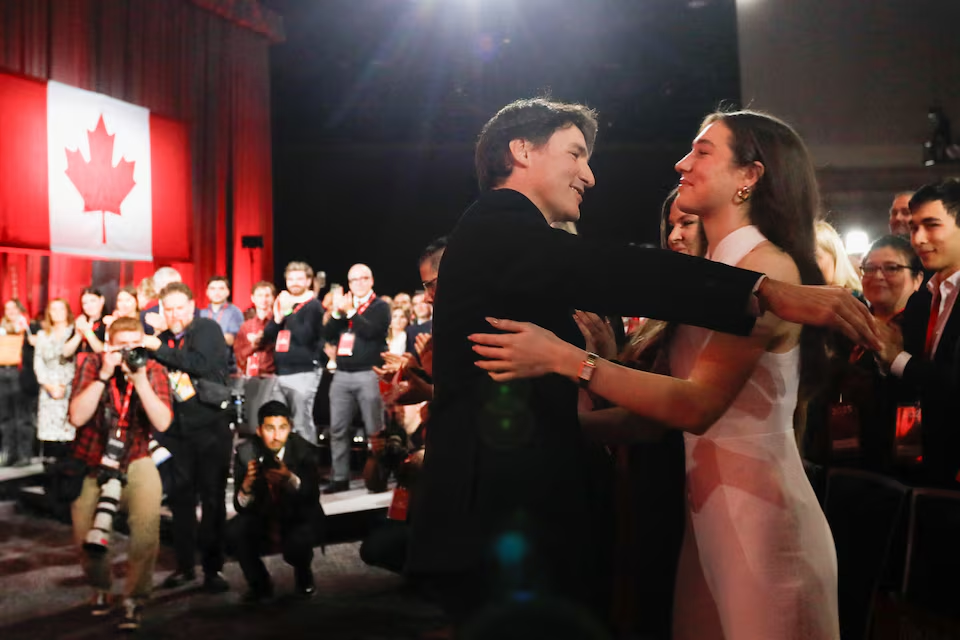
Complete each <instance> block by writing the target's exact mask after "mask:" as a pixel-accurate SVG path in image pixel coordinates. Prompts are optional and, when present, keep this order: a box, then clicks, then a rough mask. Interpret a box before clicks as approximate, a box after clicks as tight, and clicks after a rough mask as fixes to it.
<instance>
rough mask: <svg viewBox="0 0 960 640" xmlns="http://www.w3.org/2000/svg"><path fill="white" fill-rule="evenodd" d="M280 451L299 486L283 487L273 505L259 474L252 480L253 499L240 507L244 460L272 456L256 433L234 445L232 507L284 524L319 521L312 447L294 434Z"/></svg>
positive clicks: (245, 472) (320, 513)
mask: <svg viewBox="0 0 960 640" xmlns="http://www.w3.org/2000/svg"><path fill="white" fill-rule="evenodd" d="M285 447H286V448H285V449H284V452H283V461H284V464H286V465H287V467H288V468H289V469H290V471H292V472H293V473H294V474H296V475H297V477H298V478H300V488H299V489H297V490H296V491H294V490H292V489H284V490H282V491H281V492H280V494H279V495H280V500H279V502H278V503H276V504H273V503H272V499H271V496H270V490H269V487H268V486H267V481H266V478H264V477H263V475H259V477H258V478H257V479H256V481H254V483H253V500H252V501H251V502H250V503H249V504H248V505H247V506H246V507H241V506H240V502H239V501H238V500H237V496H238V494H239V493H240V486H241V485H242V484H243V479H244V477H246V475H247V463H249V462H250V461H251V460H255V459H259V457H260V456H272V455H274V454H273V453H272V452H271V451H270V450H269V449H267V447H266V445H264V444H263V440H261V439H260V437H259V436H256V435H255V436H253V437H252V438H250V439H249V440H247V441H246V442H244V443H242V444H241V445H240V446H238V447H237V453H236V455H235V456H234V468H233V477H234V482H235V483H236V484H235V487H236V489H235V491H234V492H233V506H234V508H236V510H237V513H252V514H256V515H259V516H261V517H264V518H278V519H279V520H280V521H281V522H284V523H287V524H289V523H294V522H303V521H312V522H316V523H318V525H319V523H321V522H322V519H323V516H324V514H323V507H321V506H320V481H319V477H318V474H317V457H316V447H313V446H312V445H310V443H308V442H307V441H306V440H304V439H303V438H301V437H300V436H299V435H297V434H295V433H291V434H290V437H289V438H288V439H287V444H286V445H285Z"/></svg>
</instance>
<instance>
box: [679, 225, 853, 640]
mask: <svg viewBox="0 0 960 640" xmlns="http://www.w3.org/2000/svg"><path fill="white" fill-rule="evenodd" d="M765 241H766V238H764V236H763V235H762V234H761V233H760V232H759V231H758V230H757V228H756V227H753V226H749V227H743V228H740V229H738V230H736V231H734V232H733V233H731V234H729V235H728V236H727V237H725V238H724V239H723V240H722V241H721V242H720V243H719V245H718V246H717V247H716V250H715V251H713V252H712V255H709V256H708V257H709V258H710V259H712V260H716V261H717V262H723V263H725V264H730V265H735V264H737V263H739V262H740V260H741V259H743V257H744V256H746V255H747V254H748V253H749V252H750V251H751V250H753V248H754V247H756V246H757V245H759V244H760V243H762V242H765ZM712 335H713V332H711V331H707V330H706V329H700V328H697V327H686V326H684V327H680V328H679V330H678V331H677V333H676V336H675V338H674V341H673V342H672V343H671V346H670V366H671V372H672V375H674V376H675V377H678V378H686V377H687V376H688V375H689V374H690V372H691V370H692V369H693V365H694V363H695V362H696V359H697V356H698V355H699V354H700V352H701V351H702V350H703V348H704V346H706V344H707V343H708V342H709V341H710V339H711V336H712ZM799 369H800V349H799V347H797V348H794V349H793V350H791V351H789V352H787V353H766V354H764V355H763V357H761V358H760V361H759V362H758V363H757V366H756V369H755V370H754V372H753V374H752V375H751V376H750V379H749V380H748V381H747V384H746V386H745V387H744V388H743V389H742V390H741V392H740V394H739V395H738V396H737V398H736V400H735V401H734V403H733V405H732V406H731V407H730V408H729V409H728V410H727V412H726V413H724V414H723V416H721V417H720V419H719V420H717V422H716V423H714V424H713V425H712V426H711V427H710V429H709V430H708V431H707V432H706V433H705V434H704V435H702V436H695V435H691V434H686V433H685V434H684V444H685V448H686V467H687V529H686V532H685V534H684V542H683V548H682V551H681V555H680V563H679V567H678V574H677V584H676V592H675V604H674V632H673V637H674V639H675V640H688V639H689V640H693V639H696V640H711V639H723V640H800V639H803V640H808V639H809V640H821V639H824V640H827V639H829V640H836V639H839V637H840V630H839V620H838V615H837V560H836V550H835V548H834V545H833V536H832V535H831V533H830V528H829V526H828V525H827V521H826V518H825V517H824V515H823V511H822V509H821V508H820V505H819V503H818V502H817V497H816V495H815V494H814V492H813V489H812V488H811V487H810V483H809V482H808V480H807V476H806V474H805V473H804V469H803V463H802V461H801V459H800V453H799V451H798V449H797V445H796V441H795V439H794V432H793V412H794V408H795V407H796V404H797V389H798V386H799Z"/></svg>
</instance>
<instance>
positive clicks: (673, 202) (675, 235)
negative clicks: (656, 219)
mask: <svg viewBox="0 0 960 640" xmlns="http://www.w3.org/2000/svg"><path fill="white" fill-rule="evenodd" d="M660 214H661V218H660V220H661V224H660V230H661V234H662V237H663V240H662V245H663V246H664V247H665V248H667V249H670V250H671V251H675V252H677V253H685V254H687V255H689V256H703V254H705V253H706V252H707V236H706V235H704V233H703V227H702V226H700V218H699V217H697V216H695V215H693V214H692V213H684V212H683V211H680V208H679V207H677V188H676V187H674V188H673V190H672V191H671V192H670V194H669V195H668V196H667V199H666V200H665V201H664V203H663V208H662V209H661V211H660Z"/></svg>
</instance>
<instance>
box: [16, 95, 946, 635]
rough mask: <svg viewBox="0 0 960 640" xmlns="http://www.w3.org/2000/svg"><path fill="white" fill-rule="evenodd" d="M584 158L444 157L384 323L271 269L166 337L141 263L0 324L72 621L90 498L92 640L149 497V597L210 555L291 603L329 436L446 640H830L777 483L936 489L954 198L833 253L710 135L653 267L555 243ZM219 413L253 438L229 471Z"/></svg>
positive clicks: (531, 105) (378, 547) (759, 132)
mask: <svg viewBox="0 0 960 640" xmlns="http://www.w3.org/2000/svg"><path fill="white" fill-rule="evenodd" d="M596 133H597V120H596V114H595V113H594V112H593V111H592V110H590V109H588V108H586V107H583V106H581V105H571V104H563V103H558V102H552V101H549V100H545V99H534V100H524V101H518V102H516V103H513V104H511V105H508V106H507V107H505V108H504V109H503V110H501V111H500V112H499V113H498V114H497V115H496V116H495V117H494V118H493V119H491V120H490V121H489V122H488V123H487V125H486V126H485V127H484V129H483V131H482V132H481V136H480V139H479V142H478V145H477V150H476V168H477V174H478V178H479V182H480V191H481V193H480V196H479V198H478V200H477V202H476V203H475V204H474V205H472V206H471V207H470V208H469V209H468V210H467V211H466V213H465V214H464V215H463V217H462V218H461V220H460V222H459V223H458V225H457V227H456V228H455V229H454V230H453V231H452V233H451V234H450V236H449V237H448V238H442V239H440V240H438V241H436V242H433V243H431V244H430V245H429V246H428V247H427V248H426V249H425V250H424V252H423V254H422V256H421V258H420V260H419V263H418V265H417V266H418V268H419V275H420V279H421V281H422V286H423V288H422V290H419V291H416V292H414V293H413V294H412V295H410V294H407V293H398V294H397V295H395V296H393V298H392V299H391V298H388V297H387V296H383V295H380V294H378V293H376V291H375V287H374V274H373V271H372V270H371V269H370V267H368V266H367V265H364V264H355V265H353V266H352V267H351V268H350V269H349V271H348V272H347V274H346V276H347V286H346V287H343V286H341V285H337V284H331V285H330V286H329V287H328V288H325V287H323V286H322V283H321V282H318V281H317V279H316V278H315V277H314V271H313V269H312V267H311V266H310V265H309V264H307V263H305V262H300V261H297V262H291V263H289V264H288V265H287V267H286V269H285V270H284V283H283V288H282V289H281V288H280V287H278V286H276V285H275V284H273V283H271V282H267V281H263V282H258V283H256V284H255V285H254V286H253V288H252V291H251V303H252V306H251V307H250V308H249V309H247V310H246V311H243V310H241V309H239V308H237V307H236V306H234V305H233V304H231V303H230V301H229V300H230V283H229V280H228V279H227V278H225V277H223V276H214V277H212V278H210V279H209V280H208V281H207V284H206V291H205V297H206V300H207V303H208V304H207V306H206V307H205V308H202V309H200V308H198V305H197V304H196V302H195V294H194V292H193V291H192V290H191V289H190V287H188V286H187V285H185V284H184V283H183V282H181V278H180V276H179V274H178V273H177V272H176V271H175V270H173V269H171V268H169V267H164V268H162V269H160V270H158V271H157V272H156V273H155V274H154V276H153V278H152V279H150V280H149V281H145V282H143V283H141V285H140V286H139V287H137V288H130V287H128V288H124V289H121V290H120V292H119V293H118V294H117V298H116V300H115V301H113V305H112V306H113V309H114V310H113V312H112V313H111V314H110V315H105V306H106V305H105V302H106V301H105V299H104V296H103V295H101V294H100V292H99V291H97V290H95V289H87V290H85V291H84V292H83V294H82V296H81V299H80V308H81V311H82V313H81V314H80V315H78V316H76V317H74V315H73V313H72V311H71V307H70V304H69V302H68V301H66V300H62V299H57V300H52V301H50V303H49V304H48V305H47V308H46V309H45V311H44V313H43V315H42V318H41V319H40V321H39V323H37V322H32V321H30V320H29V319H28V318H27V317H26V311H25V309H24V307H23V305H22V304H20V302H19V301H17V300H10V301H7V303H6V305H5V309H4V317H3V323H2V327H0V330H2V332H3V334H4V336H7V337H13V338H14V339H15V340H16V338H17V337H19V338H20V342H19V343H16V342H14V343H12V344H14V347H15V348H12V349H7V348H6V346H4V348H3V349H0V356H2V357H4V358H7V360H4V364H3V365H2V366H0V397H2V398H3V402H4V408H5V411H4V414H3V415H4V422H3V425H4V426H3V430H2V439H3V442H2V446H3V463H4V464H8V465H23V464H28V463H29V460H30V458H31V456H33V455H34V453H36V452H37V451H38V445H37V442H38V441H39V442H40V443H42V449H41V450H42V453H43V455H44V456H47V457H52V458H57V459H70V460H78V461H80V462H82V463H83V464H82V465H80V466H79V469H80V471H79V473H78V472H76V471H74V474H75V475H77V476H78V477H79V482H78V483H76V485H77V486H75V487H74V489H73V491H72V492H71V491H69V490H65V494H66V496H65V498H66V499H69V500H70V501H72V521H73V524H74V531H75V537H76V540H77V543H78V546H80V547H81V549H83V551H82V553H83V554H84V556H83V557H84V562H83V566H84V569H85V571H86V573H87V575H88V577H89V579H90V583H91V585H92V586H93V587H94V589H95V595H94V600H93V612H94V613H95V614H98V615H102V614H104V613H106V612H108V611H109V610H110V607H111V594H110V590H111V585H110V572H109V565H108V564H106V563H105V561H104V557H105V553H104V549H105V548H106V546H108V543H105V542H100V543H98V542H97V540H100V539H101V538H102V537H103V536H105V535H107V534H105V533H104V529H105V528H104V526H103V524H102V522H101V521H100V520H98V518H100V514H101V512H103V511H104V509H105V508H104V507H103V506H102V505H103V501H104V496H105V495H107V494H108V493H109V492H110V491H111V489H110V487H111V486H115V485H112V484H111V481H112V480H114V479H116V478H122V483H121V484H120V486H121V489H120V490H119V491H120V493H119V495H117V496H116V499H115V501H114V504H115V505H119V506H120V507H121V508H125V509H127V510H128V511H129V516H130V523H131V524H130V530H131V552H130V554H129V556H128V564H129V567H130V568H129V571H128V575H127V586H126V590H125V592H124V599H123V611H124V613H123V618H122V621H121V623H120V624H121V627H122V628H126V629H135V628H137V626H138V625H139V620H140V616H141V610H142V606H143V602H144V600H145V598H146V597H147V596H149V594H150V591H151V588H152V584H151V582H150V580H149V579H148V576H150V575H151V574H152V567H153V561H154V559H155V557H156V549H157V544H158V542H157V541H158V527H159V509H160V504H161V499H162V495H163V494H166V499H167V501H168V504H169V505H170V508H171V511H172V513H173V541H174V546H175V548H176V552H177V553H176V555H177V568H176V570H175V571H174V572H173V573H172V574H171V575H170V576H168V577H167V578H166V580H165V581H164V582H163V584H162V585H161V586H162V587H164V588H177V587H180V586H183V585H186V584H191V583H193V582H194V581H195V580H197V579H198V575H197V572H196V560H197V555H198V552H199V557H200V559H201V561H200V565H201V569H202V571H203V574H204V576H203V586H204V588H205V589H207V590H209V591H224V590H227V589H228V588H229V585H228V584H227V582H226V581H225V580H224V578H223V576H222V574H221V570H222V567H223V563H224V556H225V553H227V552H229V553H230V554H232V555H234V556H236V557H237V558H238V559H239V560H240V565H241V568H242V569H243V573H244V576H245V577H246V579H247V582H248V584H249V587H250V588H249V591H248V593H247V594H246V596H245V600H246V601H248V602H259V601H262V600H264V599H268V598H270V597H271V596H272V594H273V586H272V581H271V578H270V576H269V574H268V573H267V571H266V569H265V567H264V565H263V562H262V561H261V560H260V556H261V555H263V554H265V553H271V552H280V553H282V554H283V557H284V559H285V560H286V561H287V562H288V563H289V564H290V565H292V566H293V567H294V575H295V583H296V589H297V591H298V593H299V594H301V595H303V596H309V595H311V594H312V593H313V592H314V590H315V587H314V581H313V574H312V571H311V569H310V563H311V561H312V557H313V551H312V550H313V547H314V546H316V545H317V544H319V543H321V542H322V530H323V528H324V527H323V520H324V517H323V511H322V508H321V507H320V502H319V496H320V494H321V492H323V493H328V494H329V493H337V492H342V491H345V490H348V489H349V488H350V486H351V485H350V481H351V478H352V476H353V475H354V471H355V470H353V469H351V447H352V443H353V441H354V435H355V429H356V418H357V416H358V414H359V416H360V419H361V421H362V425H363V429H364V432H365V434H366V436H367V440H368V441H369V443H370V450H371V455H370V457H369V459H368V465H367V467H366V468H365V469H364V471H363V475H364V478H365V480H366V481H367V482H366V485H367V487H368V488H369V489H370V490H372V491H380V490H384V489H386V487H387V486H388V485H387V478H388V477H389V476H390V475H393V476H395V477H396V479H397V488H396V490H395V493H394V497H393V503H392V505H391V507H390V510H389V519H390V521H389V522H388V523H386V524H384V525H383V526H381V527H379V528H377V529H376V530H374V531H373V532H372V533H371V535H370V537H369V538H367V539H366V540H365V541H364V543H363V546H362V547H361V556H362V557H363V559H364V560H365V561H367V562H368V563H370V564H375V565H378V566H382V567H385V568H388V569H390V570H393V571H398V572H399V571H403V572H405V574H406V575H407V576H408V577H409V578H410V579H411V580H414V581H415V582H416V583H417V584H418V585H420V586H421V587H423V589H424V590H425V592H426V593H428V594H430V595H431V596H432V597H435V598H436V599H437V600H438V601H439V602H440V603H441V604H442V606H443V607H444V609H445V611H446V612H447V613H448V614H449V616H450V619H451V624H452V629H461V628H464V627H466V626H468V625H471V624H476V623H477V620H480V619H484V620H486V621H487V622H488V623H489V622H490V620H491V619H492V618H490V617H489V615H487V614H489V613H490V612H491V611H494V612H496V611H501V612H502V611H504V610H523V608H524V607H528V608H529V607H531V606H533V604H531V603H534V604H536V605H537V606H540V607H541V608H540V609H536V608H534V609H530V611H532V612H533V613H534V614H537V615H531V616H530V617H529V618H519V619H518V618H510V617H509V616H507V618H505V619H510V620H512V622H511V624H520V625H523V624H527V623H529V624H535V625H538V626H536V627H535V628H536V629H537V631H536V632H535V635H531V636H530V637H542V636H536V634H540V633H542V632H543V629H544V628H546V627H544V626H543V625H550V624H556V625H559V627H558V628H562V629H564V633H568V632H571V630H574V629H582V630H583V633H584V634H587V633H590V630H591V629H596V628H600V629H606V630H610V631H614V632H617V633H622V634H624V635H626V634H629V633H638V634H640V635H641V636H643V637H646V636H650V637H673V638H728V639H736V638H761V637H762V638H798V639H799V638H805V639H821V638H822V639H836V638H839V626H838V603H837V562H836V552H835V550H834V544H833V538H832V536H831V532H830V528H829V525H828V523H827V521H826V518H825V517H824V514H823V511H822V509H821V507H820V505H819V503H818V500H817V497H816V495H815V494H814V492H813V490H812V488H811V486H810V483H809V482H808V481H807V479H806V475H805V472H804V466H803V458H806V459H808V460H813V461H816V462H821V463H824V464H853V465H858V466H862V467H864V468H868V469H871V470H874V471H880V472H883V473H891V474H897V473H902V474H904V475H906V476H907V477H909V478H910V479H911V481H916V482H925V483H929V484H934V485H936V486H941V487H952V488H956V485H957V483H958V482H960V437H958V436H957V435H956V433H955V430H954V429H952V428H951V423H950V416H951V415H953V414H952V411H951V410H952V408H953V405H952V403H953V402H954V400H953V398H954V397H955V396H956V391H957V389H956V380H957V375H956V367H957V362H958V360H960V351H958V350H960V329H958V327H960V321H958V322H952V321H951V315H952V309H953V306H954V302H955V300H956V297H957V292H958V287H957V280H958V278H960V228H958V226H957V215H958V213H960V181H957V180H943V181H940V182H936V183H931V184H928V185H923V186H920V185H918V188H917V190H916V191H915V192H909V193H906V192H905V193H898V194H896V196H895V199H894V202H893V205H892V207H891V210H890V232H891V233H890V235H887V236H883V237H881V238H879V239H877V240H876V241H875V242H874V243H873V244H872V245H871V246H870V248H869V249H868V250H867V251H866V252H865V253H864V254H863V255H862V256H848V255H847V254H846V252H845V250H844V246H843V243H842V242H841V241H840V239H839V236H838V235H837V233H836V231H835V230H834V229H833V228H832V227H831V226H830V225H829V224H827V223H826V222H825V221H823V220H822V218H823V215H822V211H821V208H820V207H821V205H820V198H819V192H818V186H817V182H816V178H815V172H814V169H813V163H812V161H811V159H810V156H809V154H808V152H807V150H806V148H805V146H804V143H803V141H802V140H801V139H800V137H799V136H798V135H797V134H796V132H795V131H794V130H793V129H792V128H791V127H790V126H789V125H787V124H786V123H784V122H782V121H780V120H778V119H777V118H775V117H773V116H770V115H767V114H763V113H759V112H754V111H737V112H726V113H715V114H711V115H709V116H708V117H707V118H705V119H704V121H703V122H702V124H701V127H700V130H699V131H698V133H697V135H696V137H695V139H694V140H693V142H692V146H691V151H690V153H688V154H687V155H686V156H685V157H683V158H682V159H680V161H679V162H677V164H676V170H677V172H678V173H679V174H680V184H679V187H677V188H676V189H674V190H673V191H672V192H671V193H670V194H669V196H668V197H667V199H666V200H665V201H664V204H663V207H662V211H661V230H662V233H661V244H662V248H663V249H666V251H661V250H658V249H656V248H650V247H641V246H635V245H628V244H623V243H616V242H604V241H598V240H591V239H588V238H583V237H581V236H578V235H576V234H575V233H568V232H567V231H565V230H562V229H561V228H558V227H568V226H569V225H571V223H576V221H577V220H578V219H579V215H580V214H579V207H580V203H581V202H582V200H583V198H584V196H585V193H586V191H587V190H588V189H590V188H591V187H593V186H594V184H595V182H596V177H595V176H594V174H593V172H592V170H591V168H590V165H589V159H590V156H591V154H592V152H593V147H594V142H595V139H596ZM704 258H705V259H704ZM441 265H442V268H441ZM413 266H414V265H410V268H411V271H412V269H413ZM612 274H616V276H614V277H612ZM441 275H442V280H441V279H440V276H441ZM925 282H926V284H924V283H925ZM441 283H442V284H441ZM822 285H829V286H822ZM434 303H436V318H437V319H436V327H434V313H433V306H434ZM14 352H16V358H15V357H14V356H13V355H11V354H13V353H14ZM17 358H19V359H17ZM11 360H14V361H11ZM31 365H32V366H31ZM25 372H26V373H25ZM30 372H33V375H31V374H30ZM37 397H39V400H37ZM238 397H242V398H243V399H244V411H245V414H246V416H247V421H248V422H249V423H250V425H251V426H252V427H253V429H252V431H253V433H252V434H250V437H249V438H246V439H243V441H242V442H241V443H240V444H239V445H237V439H236V435H237V434H236V433H235V431H236V430H233V429H231V425H232V426H234V427H237V426H240V425H239V424H238V423H239V422H240V421H239V420H238V417H237V413H236V411H235V410H234V408H235V404H236V398H238ZM320 409H327V410H328V413H325V412H324V411H322V410H320ZM920 414H922V416H923V420H922V421H920V420H918V419H917V416H918V415H920ZM318 415H328V416H329V419H328V420H327V421H324V420H318V419H317V416H318ZM324 427H329V432H328V434H323V428H324ZM321 438H323V440H324V441H325V442H328V443H329V446H330V458H331V463H330V472H329V476H328V478H326V481H323V480H321V478H320V475H319V472H318V463H319V460H318V458H317V454H316V446H317V444H318V443H319V442H320V441H321ZM231 459H232V460H233V471H232V473H233V479H234V487H235V492H234V496H233V504H234V507H235V509H236V511H237V516H236V517H235V518H233V519H232V520H231V521H230V523H229V524H228V523H227V521H226V507H225V505H226V486H227V480H228V476H229V474H230V472H231V471H230V468H231ZM918 461H920V462H918ZM75 466H76V465H75ZM58 470H59V471H58V472H59V473H66V474H67V475H69V473H68V472H69V470H70V469H69V465H59V467H58ZM324 484H325V487H324V488H322V489H321V487H322V486H323V485H324ZM63 485H64V486H67V485H69V483H66V482H65V483H63ZM198 503H199V504H200V505H201V512H202V517H201V519H200V521H199V522H198V521H197V516H196V505H197V504H198ZM106 511H109V509H106ZM98 523H100V524H98ZM98 527H99V528H98ZM107 529H108V527H107ZM94 532H99V533H94ZM98 536H99V537H98ZM98 545H99V546H98ZM537 612H539V613H537ZM485 616H486V617H485ZM494 618H495V616H494ZM518 620H520V621H519V622H518ZM557 637H560V636H559V635H558V636H557Z"/></svg>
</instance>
